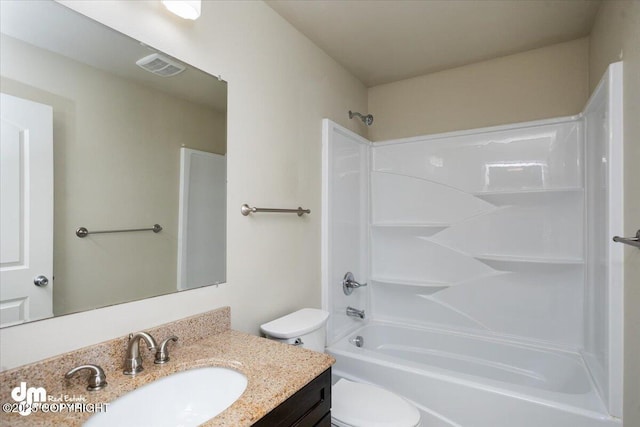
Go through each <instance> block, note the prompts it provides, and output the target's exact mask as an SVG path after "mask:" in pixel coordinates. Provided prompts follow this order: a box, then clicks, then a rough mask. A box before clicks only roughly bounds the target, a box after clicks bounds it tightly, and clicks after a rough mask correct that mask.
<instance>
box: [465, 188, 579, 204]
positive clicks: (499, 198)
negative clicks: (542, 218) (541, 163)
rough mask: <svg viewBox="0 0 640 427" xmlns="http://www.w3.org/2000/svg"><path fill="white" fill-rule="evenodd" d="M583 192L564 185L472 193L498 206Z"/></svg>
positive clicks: (536, 201)
mask: <svg viewBox="0 0 640 427" xmlns="http://www.w3.org/2000/svg"><path fill="white" fill-rule="evenodd" d="M583 192H584V189H583V188H580V187H565V188H549V189H540V190H520V191H489V192H479V193H474V194H473V195H474V196H475V197H477V198H479V199H482V200H484V201H486V202H489V203H491V204H493V205H497V206H500V205H512V204H518V203H540V202H546V201H555V200H559V199H563V198H565V197H567V196H571V195H574V194H575V195H581V194H582V193H583Z"/></svg>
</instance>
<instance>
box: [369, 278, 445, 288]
mask: <svg viewBox="0 0 640 427" xmlns="http://www.w3.org/2000/svg"><path fill="white" fill-rule="evenodd" d="M371 282H373V283H378V284H382V285H401V286H418V287H422V288H443V289H444V288H448V287H450V286H452V285H453V283H446V282H428V281H425V280H413V279H405V278H402V279H400V278H394V277H381V276H372V277H371Z"/></svg>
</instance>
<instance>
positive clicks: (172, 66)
mask: <svg viewBox="0 0 640 427" xmlns="http://www.w3.org/2000/svg"><path fill="white" fill-rule="evenodd" d="M0 7H1V11H0V12H1V13H0V15H1V24H0V32H1V33H2V34H1V35H0V37H1V39H0V42H1V45H0V55H1V56H0V66H1V68H0V79H1V80H0V91H1V92H2V106H1V107H2V108H1V109H0V113H1V115H2V122H1V126H2V140H1V142H2V144H1V148H2V151H1V153H0V159H1V161H2V164H1V166H0V171H1V185H2V187H1V189H0V190H1V192H0V194H1V196H2V200H1V203H0V208H1V212H0V219H1V223H2V224H1V227H2V229H1V230H0V241H1V244H2V245H1V252H0V256H1V260H0V261H1V263H2V264H1V266H0V273H1V277H0V315H1V322H0V326H3V327H4V326H11V325H15V324H20V323H24V322H27V321H32V320H38V319H43V318H48V317H51V316H60V315H64V314H68V313H74V312H78V311H84V310H89V309H94V308H97V307H103V306H107V305H111V304H118V303H123V302H128V301H133V300H138V299H142V298H148V297H152V296H156V295H162V294H167V293H170V292H175V291H179V290H186V289H191V288H195V287H200V286H206V285H211V284H218V283H222V282H225V281H226V272H225V266H226V158H225V154H226V106H227V85H226V83H225V82H224V81H221V80H219V79H218V78H216V77H214V76H212V75H209V74H207V73H205V72H203V71H200V70H198V69H196V68H194V67H192V66H190V65H188V64H186V63H185V62H183V61H181V60H180V59H179V58H175V57H171V56H169V55H166V54H164V53H162V52H160V51H157V50H156V49H153V48H152V47H150V46H147V45H145V44H143V43H140V42H138V41H136V40H133V39H131V38H130V37H128V36H125V35H123V34H120V33H118V32H116V31H114V30H112V29H110V28H108V27H105V26H104V25H102V24H100V23H97V22H95V21H93V20H91V19H89V18H87V17H85V16H83V15H80V14H78V13H76V12H74V11H72V10H70V9H68V8H66V7H64V6H62V5H60V4H58V3H56V2H53V1H17V0H16V1H5V0H3V1H2V2H0Z"/></svg>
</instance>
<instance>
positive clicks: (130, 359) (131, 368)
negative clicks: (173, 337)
mask: <svg viewBox="0 0 640 427" xmlns="http://www.w3.org/2000/svg"><path fill="white" fill-rule="evenodd" d="M141 339H143V340H145V341H146V342H147V346H148V347H149V351H150V352H152V353H155V352H156V350H157V348H158V344H157V343H156V340H154V339H153V337H152V336H151V335H149V334H148V333H146V332H136V333H135V334H129V344H128V345H127V354H126V355H125V359H124V370H123V371H122V372H123V373H124V374H125V375H135V374H137V373H138V372H140V371H142V370H143V369H144V368H143V367H142V357H141V356H140V340H141Z"/></svg>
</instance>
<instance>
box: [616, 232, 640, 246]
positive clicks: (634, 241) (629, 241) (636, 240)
mask: <svg viewBox="0 0 640 427" xmlns="http://www.w3.org/2000/svg"><path fill="white" fill-rule="evenodd" d="M613 241H614V242H618V243H624V244H625V245H631V246H635V247H636V248H640V230H638V231H636V237H620V236H614V237H613Z"/></svg>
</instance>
